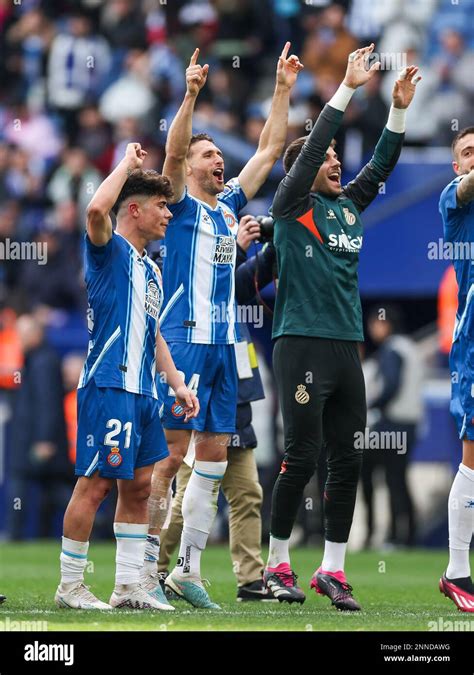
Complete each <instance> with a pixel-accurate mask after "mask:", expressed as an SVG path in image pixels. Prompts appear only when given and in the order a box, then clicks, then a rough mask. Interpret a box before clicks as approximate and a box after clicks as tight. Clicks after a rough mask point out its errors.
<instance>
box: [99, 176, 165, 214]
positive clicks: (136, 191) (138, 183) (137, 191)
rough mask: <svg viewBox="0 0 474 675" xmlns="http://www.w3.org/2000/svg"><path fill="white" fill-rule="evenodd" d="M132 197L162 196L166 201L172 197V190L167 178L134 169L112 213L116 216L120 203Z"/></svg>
mask: <svg viewBox="0 0 474 675" xmlns="http://www.w3.org/2000/svg"><path fill="white" fill-rule="evenodd" d="M132 195H137V196H138V195H140V196H144V197H156V196H160V197H161V196H162V197H165V198H166V199H171V198H172V197H173V188H172V186H171V181H170V179H169V178H168V177H167V176H162V175H161V174H159V173H158V171H154V170H153V169H147V170H146V171H145V170H143V169H135V170H134V171H132V172H131V173H130V175H129V177H128V178H127V180H126V181H125V183H124V185H123V188H122V189H121V190H120V194H119V196H118V198H117V201H116V202H115V204H114V207H113V209H112V211H113V212H114V213H115V215H117V213H118V211H119V209H120V206H121V204H122V202H124V201H125V200H126V199H128V198H129V197H131V196H132Z"/></svg>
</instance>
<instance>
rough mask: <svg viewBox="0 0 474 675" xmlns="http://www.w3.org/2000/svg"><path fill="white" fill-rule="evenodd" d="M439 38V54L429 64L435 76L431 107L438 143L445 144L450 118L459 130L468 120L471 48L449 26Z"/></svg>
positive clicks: (473, 90)
mask: <svg viewBox="0 0 474 675" xmlns="http://www.w3.org/2000/svg"><path fill="white" fill-rule="evenodd" d="M439 40H440V46H441V50H440V53H439V54H438V55H437V56H436V57H435V58H434V59H433V61H432V62H431V64H430V66H431V68H432V69H433V70H434V72H435V73H436V76H437V78H438V87H437V92H436V93H435V96H434V100H433V106H434V109H435V111H436V114H437V118H438V122H439V136H438V142H439V140H441V142H442V143H446V144H449V142H450V141H451V138H452V135H453V131H452V122H453V119H456V120H457V122H458V124H459V128H460V129H462V128H463V127H464V126H468V125H469V124H471V121H472V119H471V115H472V113H471V111H472V104H473V101H474V84H473V80H472V72H473V70H474V51H472V50H469V49H468V48H467V46H466V43H465V39H464V37H463V35H462V34H461V32H460V31H457V30H454V29H452V28H445V29H444V30H443V31H442V32H441V33H440V37H439Z"/></svg>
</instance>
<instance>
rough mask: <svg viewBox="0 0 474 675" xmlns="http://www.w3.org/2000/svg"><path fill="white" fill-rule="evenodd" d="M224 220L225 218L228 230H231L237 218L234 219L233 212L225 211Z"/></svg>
mask: <svg viewBox="0 0 474 675" xmlns="http://www.w3.org/2000/svg"><path fill="white" fill-rule="evenodd" d="M224 220H225V224H226V225H227V227H228V228H229V229H230V230H232V229H233V228H234V227H235V225H236V224H237V220H236V218H235V216H234V214H233V213H231V212H230V211H225V213H224Z"/></svg>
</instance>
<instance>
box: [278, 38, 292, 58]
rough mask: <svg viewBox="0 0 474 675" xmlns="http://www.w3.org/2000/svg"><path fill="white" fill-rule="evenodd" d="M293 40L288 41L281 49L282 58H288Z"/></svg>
mask: <svg viewBox="0 0 474 675" xmlns="http://www.w3.org/2000/svg"><path fill="white" fill-rule="evenodd" d="M290 47H291V42H286V43H285V46H284V47H283V49H282V50H281V54H280V59H286V57H287V55H288V52H289V51H290Z"/></svg>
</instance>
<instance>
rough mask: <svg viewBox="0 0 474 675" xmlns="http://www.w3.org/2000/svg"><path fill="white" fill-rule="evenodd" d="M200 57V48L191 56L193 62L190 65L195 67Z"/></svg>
mask: <svg viewBox="0 0 474 675" xmlns="http://www.w3.org/2000/svg"><path fill="white" fill-rule="evenodd" d="M198 56H199V47H196V49H195V50H194V53H193V55H192V56H191V60H190V61H189V65H190V66H195V65H196V63H197V60H198Z"/></svg>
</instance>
